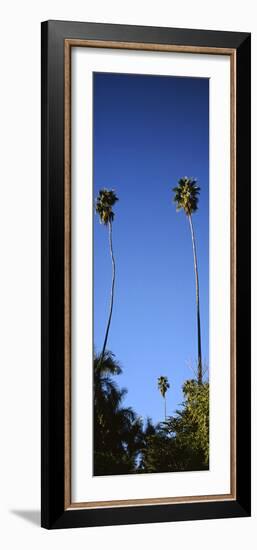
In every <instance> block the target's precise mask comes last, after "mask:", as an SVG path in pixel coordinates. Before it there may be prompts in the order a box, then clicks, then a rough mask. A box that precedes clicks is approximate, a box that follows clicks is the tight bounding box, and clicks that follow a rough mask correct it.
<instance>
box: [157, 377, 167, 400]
mask: <svg viewBox="0 0 257 550" xmlns="http://www.w3.org/2000/svg"><path fill="white" fill-rule="evenodd" d="M169 387H170V385H169V382H168V378H167V376H159V378H158V389H159V390H160V392H161V395H162V397H165V394H166V391H167V390H168V389H169Z"/></svg>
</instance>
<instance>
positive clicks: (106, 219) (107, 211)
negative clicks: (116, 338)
mask: <svg viewBox="0 0 257 550" xmlns="http://www.w3.org/2000/svg"><path fill="white" fill-rule="evenodd" d="M118 200H119V199H118V197H117V196H116V195H115V192H114V191H113V190H109V189H101V190H100V191H99V194H98V197H97V199H96V206H95V210H96V212H97V214H99V217H100V223H102V224H104V225H105V226H106V227H107V226H108V229H109V244H110V254H111V260H112V286H111V298H110V310H109V317H108V321H107V326H106V332H105V338H104V343H103V348H102V352H101V355H100V361H102V360H103V357H104V354H105V349H106V345H107V340H108V334H109V329H110V324H111V318H112V310H113V300H114V286H115V259H114V254H113V244H112V223H113V220H114V212H113V210H112V208H113V206H114V204H115V203H116V202H117V201H118Z"/></svg>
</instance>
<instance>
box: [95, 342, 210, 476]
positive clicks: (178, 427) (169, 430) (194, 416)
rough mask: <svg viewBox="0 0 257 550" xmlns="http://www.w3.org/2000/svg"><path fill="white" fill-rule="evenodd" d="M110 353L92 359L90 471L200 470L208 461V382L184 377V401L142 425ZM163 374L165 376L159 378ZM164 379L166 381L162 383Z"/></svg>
mask: <svg viewBox="0 0 257 550" xmlns="http://www.w3.org/2000/svg"><path fill="white" fill-rule="evenodd" d="M121 372H122V370H121V367H120V365H119V363H118V362H117V361H116V359H115V357H114V355H113V354H112V353H110V352H105V354H104V357H103V359H102V361H99V356H97V355H96V356H95V359H94V475H115V474H129V473H154V472H169V471H170V472H179V471H190V470H191V471H193V470H205V469H208V465H209V384H208V383H207V382H205V383H203V384H201V385H199V384H197V382H196V381H195V380H187V381H186V382H185V384H184V386H183V393H184V402H183V403H182V406H181V408H180V410H178V411H176V414H175V415H174V416H172V417H169V418H168V419H167V421H165V422H162V423H159V424H157V425H154V424H153V422H152V421H151V419H150V418H147V420H146V424H145V427H144V428H143V422H142V420H141V418H140V417H138V416H137V414H136V413H135V412H134V411H133V409H132V408H131V407H123V406H122V401H123V399H124V396H125V395H126V390H125V389H120V388H119V387H118V386H117V384H116V382H115V381H114V377H115V376H117V375H119V374H121ZM160 378H164V379H166V382H167V377H160ZM167 383H168V382H167Z"/></svg>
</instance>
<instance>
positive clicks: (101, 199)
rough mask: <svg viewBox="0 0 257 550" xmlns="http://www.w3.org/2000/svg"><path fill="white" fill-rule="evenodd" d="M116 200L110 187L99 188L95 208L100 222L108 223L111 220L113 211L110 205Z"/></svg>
mask: <svg viewBox="0 0 257 550" xmlns="http://www.w3.org/2000/svg"><path fill="white" fill-rule="evenodd" d="M118 200H119V199H118V197H117V196H116V194H115V192H114V191H113V190H112V189H100V191H99V194H98V197H97V199H96V205H95V210H96V212H97V214H99V217H100V223H103V224H104V225H108V223H110V222H112V221H113V219H114V212H113V210H112V207H113V206H114V204H115V203H116V202H117V201H118Z"/></svg>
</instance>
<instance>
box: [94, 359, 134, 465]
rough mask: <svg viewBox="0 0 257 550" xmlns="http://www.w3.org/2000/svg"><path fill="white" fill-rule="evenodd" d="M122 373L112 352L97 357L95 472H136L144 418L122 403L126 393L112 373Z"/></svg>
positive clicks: (95, 361) (95, 372)
mask: <svg viewBox="0 0 257 550" xmlns="http://www.w3.org/2000/svg"><path fill="white" fill-rule="evenodd" d="M121 373H122V370H121V367H120V365H119V363H118V362H117V361H116V359H115V356H114V355H113V353H111V352H109V351H106V352H105V354H104V356H103V358H102V359H101V360H100V357H99V355H95V357H94V475H114V474H126V473H133V472H134V471H135V469H136V465H137V457H138V455H139V453H140V450H141V448H142V445H143V426H142V421H141V419H140V418H139V417H138V416H137V414H136V413H135V412H134V411H133V409H132V408H131V407H124V406H123V405H122V402H123V399H124V397H125V395H126V393H127V390H126V389H125V388H119V387H118V385H117V384H116V382H115V381H114V380H113V377H114V376H116V375H119V374H121Z"/></svg>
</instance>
